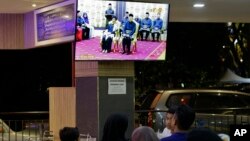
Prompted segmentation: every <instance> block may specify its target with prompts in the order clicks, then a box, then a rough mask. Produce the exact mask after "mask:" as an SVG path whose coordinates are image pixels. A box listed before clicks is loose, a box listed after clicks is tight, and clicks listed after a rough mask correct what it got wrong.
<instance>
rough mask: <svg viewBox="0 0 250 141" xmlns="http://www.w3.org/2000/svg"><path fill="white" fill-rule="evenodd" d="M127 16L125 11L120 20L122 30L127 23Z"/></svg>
mask: <svg viewBox="0 0 250 141" xmlns="http://www.w3.org/2000/svg"><path fill="white" fill-rule="evenodd" d="M128 16H129V12H128V11H127V12H126V13H125V16H124V17H123V19H122V29H123V28H124V26H125V24H126V23H127V22H128Z"/></svg>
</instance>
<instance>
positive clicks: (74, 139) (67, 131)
mask: <svg viewBox="0 0 250 141" xmlns="http://www.w3.org/2000/svg"><path fill="white" fill-rule="evenodd" d="M59 136H60V140H61V141H78V138H79V131H78V128H77V127H75V128H74V127H64V128H63V129H61V130H60V131H59Z"/></svg>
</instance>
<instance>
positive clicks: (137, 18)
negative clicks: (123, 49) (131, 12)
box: [135, 16, 141, 37]
mask: <svg viewBox="0 0 250 141" xmlns="http://www.w3.org/2000/svg"><path fill="white" fill-rule="evenodd" d="M135 21H136V22H137V23H138V24H139V29H140V28H141V19H140V18H139V17H138V16H135ZM139 35H140V34H139V31H138V33H137V37H139Z"/></svg>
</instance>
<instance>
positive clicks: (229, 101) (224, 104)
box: [194, 93, 250, 109]
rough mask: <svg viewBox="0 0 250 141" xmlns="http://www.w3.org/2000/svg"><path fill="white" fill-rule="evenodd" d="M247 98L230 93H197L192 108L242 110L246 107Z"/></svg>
mask: <svg viewBox="0 0 250 141" xmlns="http://www.w3.org/2000/svg"><path fill="white" fill-rule="evenodd" d="M248 97H249V96H242V95H241V96H239V95H236V94H231V93H197V94H196V100H195V104H194V108H196V109H215V108H242V107H246V106H248V105H247V104H249V102H250V100H249V98H248Z"/></svg>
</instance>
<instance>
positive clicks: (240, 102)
mask: <svg viewBox="0 0 250 141" xmlns="http://www.w3.org/2000/svg"><path fill="white" fill-rule="evenodd" d="M148 97H149V98H147V97H146V98H145V100H144V103H143V104H142V105H141V107H140V110H136V112H137V113H138V114H139V119H140V122H141V123H142V124H144V125H148V126H151V127H152V128H153V129H155V131H160V132H161V131H162V130H163V129H164V127H165V115H166V111H167V110H168V108H169V107H177V106H178V105H180V104H187V105H189V106H190V107H192V108H193V109H194V111H195V112H196V119H195V122H194V124H193V127H208V128H210V129H212V130H214V131H215V132H218V133H229V127H230V126H229V125H231V124H250V116H249V115H250V94H249V93H244V92H239V91H232V90H220V89H175V90H157V91H152V93H150V94H149V96H148ZM145 105H146V106H145Z"/></svg>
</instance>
